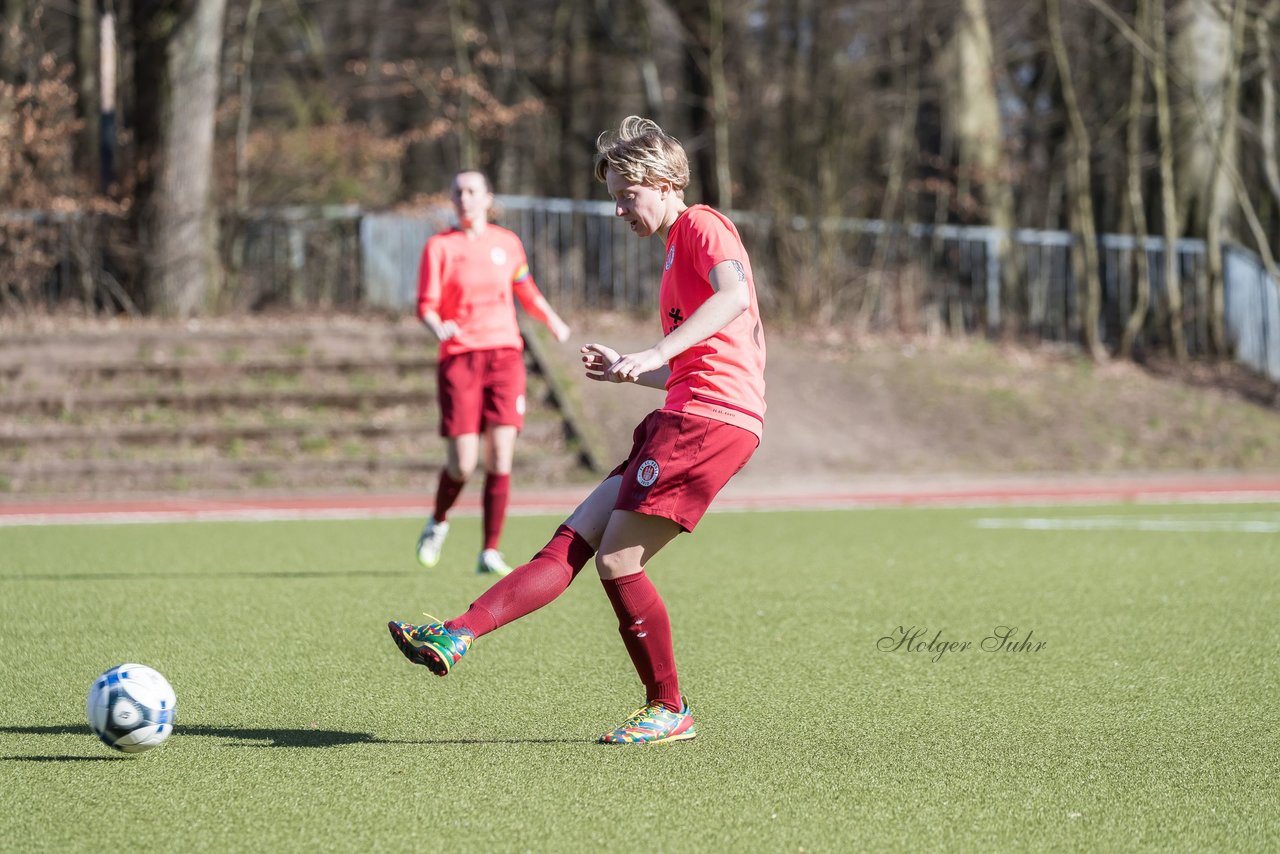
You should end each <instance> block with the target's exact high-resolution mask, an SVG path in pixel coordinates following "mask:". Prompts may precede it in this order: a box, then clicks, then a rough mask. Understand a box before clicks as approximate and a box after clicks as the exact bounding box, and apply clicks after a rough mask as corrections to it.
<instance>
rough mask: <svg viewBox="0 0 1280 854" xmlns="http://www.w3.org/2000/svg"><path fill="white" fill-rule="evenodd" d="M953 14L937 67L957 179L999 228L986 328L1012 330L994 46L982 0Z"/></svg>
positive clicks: (1011, 271) (1009, 228) (1017, 299)
mask: <svg viewBox="0 0 1280 854" xmlns="http://www.w3.org/2000/svg"><path fill="white" fill-rule="evenodd" d="M957 16H958V17H957V20H956V24H955V32H954V34H953V36H952V38H951V41H950V43H949V44H948V45H947V47H946V48H945V49H944V50H943V53H942V58H943V62H942V65H941V68H940V69H939V70H940V72H941V74H940V82H941V83H942V87H943V91H944V93H945V95H944V108H945V109H946V110H947V112H948V114H949V122H950V124H951V126H952V127H953V128H954V132H955V140H956V145H957V148H958V150H959V155H960V176H961V180H962V181H963V182H966V183H969V182H971V183H972V185H974V186H975V187H977V188H980V190H979V192H980V196H981V199H982V202H983V204H984V205H985V207H986V209H987V216H988V219H989V221H990V223H991V225H992V226H994V227H995V228H996V229H998V230H999V231H1000V232H1001V237H1000V239H999V241H998V244H997V246H998V249H997V252H998V255H999V259H1000V291H1001V293H1000V297H1001V300H1000V301H1001V306H1002V310H1001V314H1000V317H999V318H992V319H993V321H994V322H995V324H996V328H995V329H991V330H990V331H991V332H996V331H1003V332H1004V333H1006V334H1016V332H1017V327H1018V319H1019V317H1021V315H1022V313H1023V312H1022V306H1021V303H1022V299H1021V294H1020V291H1019V280H1018V276H1017V262H1016V259H1015V257H1014V252H1013V248H1014V247H1013V241H1012V239H1011V234H1012V232H1013V230H1014V228H1015V227H1016V223H1015V222H1014V211H1013V191H1012V189H1011V188H1010V186H1009V180H1008V175H1007V171H1008V170H1007V169H1006V165H1005V155H1004V149H1003V145H1004V138H1003V134H1002V132H1001V122H1000V106H999V103H998V101H997V98H996V87H995V71H996V67H997V64H996V60H995V49H994V47H993V45H992V40H991V28H990V26H989V25H988V23H987V8H986V3H985V0H963V2H962V3H961V4H960V8H959V9H958V10H957Z"/></svg>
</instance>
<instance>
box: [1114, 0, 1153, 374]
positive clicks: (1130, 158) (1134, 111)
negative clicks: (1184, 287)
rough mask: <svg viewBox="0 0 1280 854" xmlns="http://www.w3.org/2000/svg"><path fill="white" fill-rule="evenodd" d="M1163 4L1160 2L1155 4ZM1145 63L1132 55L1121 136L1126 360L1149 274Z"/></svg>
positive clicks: (1142, 22) (1142, 318)
mask: <svg viewBox="0 0 1280 854" xmlns="http://www.w3.org/2000/svg"><path fill="white" fill-rule="evenodd" d="M1157 2H1164V0H1157ZM1150 3H1151V0H1138V8H1137V21H1136V24H1135V26H1136V31H1137V32H1139V33H1144V32H1147V29H1148V26H1147V16H1148V7H1149V5H1150ZM1146 80H1147V75H1146V61H1145V60H1144V59H1143V57H1142V52H1141V51H1139V50H1134V51H1133V69H1132V74H1131V75H1130V78H1129V122H1128V128H1127V133H1126V134H1125V154H1126V160H1127V163H1128V169H1127V171H1128V191H1129V195H1128V207H1129V222H1130V225H1131V226H1132V228H1133V236H1134V240H1135V242H1136V244H1137V245H1136V246H1135V247H1134V250H1133V257H1134V273H1135V275H1134V281H1135V284H1136V286H1137V292H1136V293H1135V294H1134V298H1133V306H1132V307H1131V309H1130V311H1129V318H1128V320H1127V321H1126V322H1125V325H1124V334H1123V335H1122V336H1121V338H1120V351H1119V355H1120V358H1122V359H1128V358H1130V357H1131V356H1132V355H1133V345H1134V342H1135V341H1136V340H1137V338H1138V335H1139V334H1140V333H1141V332H1142V326H1143V324H1144V323H1145V322H1146V319H1147V309H1148V307H1149V306H1150V304H1151V272H1150V270H1149V269H1148V266H1147V247H1146V240H1147V211H1146V208H1145V206H1144V202H1143V199H1142V123H1143V122H1142V112H1143V111H1142V107H1143V103H1144V101H1145V98H1144V97H1143V96H1144V94H1145V92H1146Z"/></svg>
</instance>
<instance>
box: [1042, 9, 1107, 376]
mask: <svg viewBox="0 0 1280 854" xmlns="http://www.w3.org/2000/svg"><path fill="white" fill-rule="evenodd" d="M1045 11H1046V15H1047V17H1048V23H1049V42H1050V45H1051V47H1052V50H1053V56H1054V61H1055V63H1056V64H1057V66H1058V75H1059V78H1060V81H1061V85H1062V102H1063V106H1064V107H1065V108H1066V111H1067V122H1068V125H1069V127H1070V131H1071V133H1070V149H1071V155H1070V156H1071V168H1070V173H1069V174H1070V177H1071V181H1070V188H1069V192H1070V193H1071V198H1072V202H1071V213H1072V230H1073V231H1075V233H1076V246H1077V247H1078V250H1079V254H1080V256H1082V257H1081V258H1080V261H1079V263H1078V264H1077V265H1076V270H1077V273H1083V275H1084V281H1085V288H1084V299H1083V311H1082V313H1081V317H1080V328H1081V338H1082V340H1083V342H1084V346H1085V349H1086V350H1088V351H1089V355H1090V356H1092V357H1093V359H1094V360H1095V361H1101V360H1103V359H1105V358H1106V351H1105V350H1104V349H1103V346H1102V340H1101V337H1100V335H1099V331H1098V322H1099V317H1100V314H1101V303H1102V285H1101V282H1099V280H1098V234H1097V229H1096V226H1095V223H1094V217H1093V199H1092V197H1091V195H1090V193H1091V190H1092V183H1093V177H1092V172H1091V170H1090V168H1089V147H1090V142H1089V130H1088V128H1086V127H1085V124H1084V119H1083V117H1082V115H1081V112H1080V105H1079V102H1078V101H1077V100H1076V89H1075V84H1074V83H1073V82H1072V80H1071V62H1070V60H1069V59H1068V57H1067V47H1066V43H1065V41H1064V40H1063V37H1062V9H1061V6H1060V3H1059V0H1046V9H1045ZM1081 267H1083V269H1080V268H1081Z"/></svg>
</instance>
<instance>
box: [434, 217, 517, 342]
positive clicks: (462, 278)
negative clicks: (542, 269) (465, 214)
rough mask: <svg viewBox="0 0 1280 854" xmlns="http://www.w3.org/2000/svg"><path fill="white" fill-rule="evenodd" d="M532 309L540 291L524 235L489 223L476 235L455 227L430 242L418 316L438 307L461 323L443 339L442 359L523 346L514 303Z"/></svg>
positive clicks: (446, 316)
mask: <svg viewBox="0 0 1280 854" xmlns="http://www.w3.org/2000/svg"><path fill="white" fill-rule="evenodd" d="M513 295H514V296H515V297H517V298H519V300H520V303H521V305H523V306H524V307H525V309H526V310H527V311H530V312H531V313H532V312H534V311H535V308H534V301H535V300H536V299H537V298H538V297H540V296H541V293H540V292H539V291H538V286H537V285H536V284H534V281H533V277H532V276H531V275H529V262H528V259H527V258H526V257H525V254H524V245H523V244H521V243H520V238H519V237H516V235H515V234H514V233H513V232H511V231H508V230H507V229H505V228H501V227H499V226H496V225H493V224H488V225H486V226H485V228H484V231H482V232H481V233H480V234H479V235H478V236H476V237H474V238H472V237H468V236H467V233H466V232H465V231H462V230H461V229H458V228H454V229H450V230H449V231H444V232H441V233H440V234H437V235H435V236H434V237H432V238H431V239H430V240H428V241H427V245H426V248H424V249H423V250H422V263H421V265H420V266H419V269H418V317H419V318H421V317H422V316H423V315H424V314H426V312H428V311H435V312H436V313H437V314H439V315H440V319H441V320H452V321H453V322H454V323H456V324H458V333H457V334H456V335H454V336H453V337H452V338H450V339H449V340H448V341H442V342H441V343H440V358H442V359H443V358H445V357H446V356H452V355H454V354H456V353H468V352H471V351H473V350H495V349H498V348H500V347H514V348H516V349H517V350H519V349H523V348H524V341H523V339H522V338H521V337H520V327H519V326H517V324H516V311H515V302H514V300H513V299H512V297H513Z"/></svg>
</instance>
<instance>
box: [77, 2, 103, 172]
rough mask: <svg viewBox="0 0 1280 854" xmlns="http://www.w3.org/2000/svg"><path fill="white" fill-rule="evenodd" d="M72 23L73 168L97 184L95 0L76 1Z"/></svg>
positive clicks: (98, 130)
mask: <svg viewBox="0 0 1280 854" xmlns="http://www.w3.org/2000/svg"><path fill="white" fill-rule="evenodd" d="M78 10H79V19H78V21H77V23H76V90H77V91H76V94H77V100H76V116H77V117H79V119H80V121H81V123H82V124H81V127H80V133H79V134H77V136H76V171H77V172H79V173H80V175H81V176H83V177H84V178H85V180H86V181H88V183H89V186H91V187H93V188H95V189H96V188H98V187H99V186H101V176H100V174H99V172H100V165H101V164H100V159H99V153H98V151H99V146H100V144H101V125H102V108H101V106H100V104H99V101H98V98H99V94H100V92H101V86H100V85H99V82H98V74H99V71H100V59H99V56H98V49H99V33H98V0H79V3H78Z"/></svg>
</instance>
